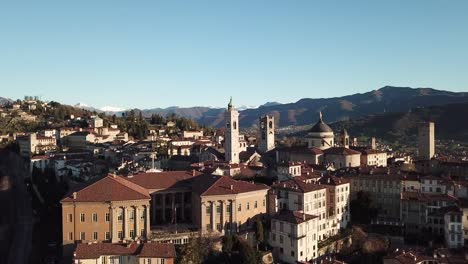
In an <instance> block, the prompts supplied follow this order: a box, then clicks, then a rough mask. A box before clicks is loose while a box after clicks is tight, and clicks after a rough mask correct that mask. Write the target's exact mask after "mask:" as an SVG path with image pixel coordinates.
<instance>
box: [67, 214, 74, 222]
mask: <svg viewBox="0 0 468 264" xmlns="http://www.w3.org/2000/svg"><path fill="white" fill-rule="evenodd" d="M68 222H69V223H71V222H73V215H72V214H68Z"/></svg>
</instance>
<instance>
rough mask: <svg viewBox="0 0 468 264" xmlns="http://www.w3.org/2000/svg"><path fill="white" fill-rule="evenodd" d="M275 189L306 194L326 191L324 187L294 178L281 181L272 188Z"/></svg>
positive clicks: (301, 178)
mask: <svg viewBox="0 0 468 264" xmlns="http://www.w3.org/2000/svg"><path fill="white" fill-rule="evenodd" d="M272 187H273V188H276V189H286V190H289V191H293V192H300V193H308V192H312V191H317V190H321V189H326V188H327V187H326V186H325V185H321V184H316V183H313V182H307V181H306V179H304V177H294V178H293V179H291V180H287V181H283V182H280V183H277V184H274V185H273V186H272Z"/></svg>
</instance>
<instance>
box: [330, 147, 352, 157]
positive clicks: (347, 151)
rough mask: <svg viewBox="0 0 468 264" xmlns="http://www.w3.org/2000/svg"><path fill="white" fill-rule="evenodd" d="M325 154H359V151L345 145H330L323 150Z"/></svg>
mask: <svg viewBox="0 0 468 264" xmlns="http://www.w3.org/2000/svg"><path fill="white" fill-rule="evenodd" d="M323 152H324V153H325V155H345V156H346V155H358V154H361V152H359V151H355V150H352V149H349V148H345V147H332V148H328V149H326V150H324V151H323Z"/></svg>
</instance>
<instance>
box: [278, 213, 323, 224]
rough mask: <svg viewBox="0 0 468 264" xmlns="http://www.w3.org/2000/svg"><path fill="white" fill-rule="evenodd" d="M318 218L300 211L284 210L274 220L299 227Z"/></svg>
mask: <svg viewBox="0 0 468 264" xmlns="http://www.w3.org/2000/svg"><path fill="white" fill-rule="evenodd" d="M317 217H318V216H315V215H310V214H304V213H301V212H298V211H290V210H282V211H280V212H278V213H276V214H275V215H274V216H273V217H272V219H274V220H278V221H282V222H287V223H291V224H296V225H297V224H301V223H304V222H306V221H309V220H311V219H314V218H317Z"/></svg>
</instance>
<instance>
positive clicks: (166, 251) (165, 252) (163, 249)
mask: <svg viewBox="0 0 468 264" xmlns="http://www.w3.org/2000/svg"><path fill="white" fill-rule="evenodd" d="M175 256H176V251H175V248H174V245H173V244H157V243H146V244H143V245H142V247H141V249H140V253H139V254H138V257H145V258H150V257H153V258H175Z"/></svg>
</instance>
